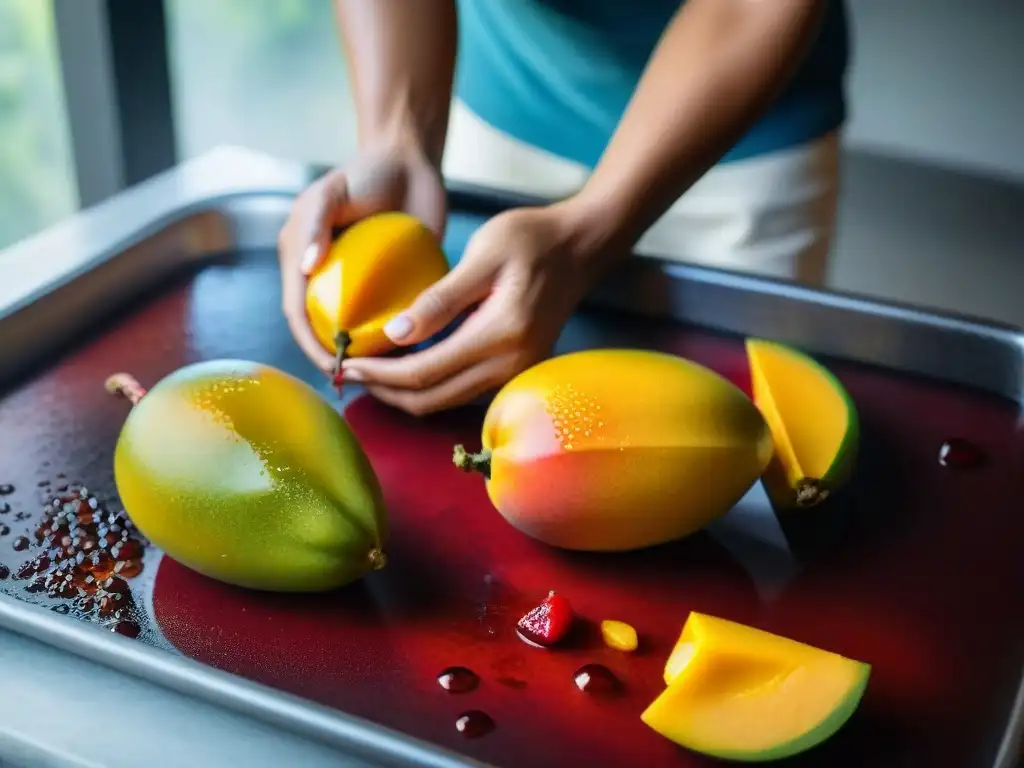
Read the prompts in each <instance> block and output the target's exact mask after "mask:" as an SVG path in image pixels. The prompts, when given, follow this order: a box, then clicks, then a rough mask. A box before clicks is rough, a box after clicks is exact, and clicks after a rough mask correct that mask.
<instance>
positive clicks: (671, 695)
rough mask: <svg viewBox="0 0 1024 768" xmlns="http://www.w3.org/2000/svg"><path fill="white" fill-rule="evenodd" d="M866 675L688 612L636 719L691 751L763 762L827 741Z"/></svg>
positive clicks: (788, 643) (867, 669) (841, 661)
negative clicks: (660, 682) (654, 691)
mask: <svg viewBox="0 0 1024 768" xmlns="http://www.w3.org/2000/svg"><path fill="white" fill-rule="evenodd" d="M870 673H871V666H870V665H869V664H865V663H863V662H859V661H854V660H852V659H848V658H845V657H843V656H840V655H838V654H835V653H831V652H829V651H825V650H822V649H820V648H815V647H813V646H810V645H806V644H804V643H800V642H797V641H795V640H790V639H788V638H785V637H781V636H779V635H774V634H771V633H770V632H765V631H763V630H760V629H756V628H754V627H749V626H745V625H743V624H738V623H736V622H732V621H728V620H725V619H720V618H716V617H713V616H708V615H705V614H701V613H691V614H690V616H689V618H688V619H687V621H686V625H685V626H684V627H683V631H682V634H681V635H680V638H679V641H678V642H677V643H676V646H675V649H674V650H673V651H672V654H671V655H670V656H669V659H668V661H667V663H666V664H665V672H664V677H665V683H666V685H667V686H668V687H667V688H666V689H665V691H664V692H663V693H662V694H661V695H660V696H658V698H657V699H655V700H654V701H653V702H652V703H651V704H650V706H648V707H647V709H646V710H645V711H644V712H643V714H642V715H641V719H642V720H643V722H644V723H646V724H647V725H648V726H650V727H651V728H652V729H654V730H655V731H657V732H658V733H660V734H661V735H662V736H664V737H666V738H667V739H670V740H671V741H673V742H675V743H676V744H679V745H680V746H682V747H685V748H687V749H691V750H693V751H695V752H699V753H702V754H706V755H710V756H713V757H719V758H723V759H727V760H736V761H743V762H764V761H768V760H778V759H781V758H784V757H789V756H792V755H795V754H798V753H800V752H804V751H806V750H808V749H810V748H812V747H814V746H817V745H818V744H820V743H821V742H823V741H825V740H826V739H828V738H829V737H831V736H832V735H833V734H834V733H835V732H836V731H838V730H839V728H841V727H842V726H843V725H844V724H845V723H846V721H847V720H848V719H849V718H850V715H852V714H853V712H854V711H855V710H856V708H857V706H858V704H859V703H860V700H861V697H862V696H863V693H864V689H865V687H866V686H867V682H868V678H869V676H870Z"/></svg>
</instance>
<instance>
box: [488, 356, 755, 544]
mask: <svg viewBox="0 0 1024 768" xmlns="http://www.w3.org/2000/svg"><path fill="white" fill-rule="evenodd" d="M482 443H483V447H484V449H485V453H487V452H489V453H490V461H491V463H490V478H489V480H488V481H487V493H488V495H489V496H490V499H491V502H492V503H493V504H494V506H495V507H496V508H497V510H498V511H499V512H500V513H501V514H502V515H503V516H504V517H505V518H506V519H507V520H508V521H509V523H511V524H512V525H513V526H515V527H516V528H517V529H519V530H520V531H522V532H523V533H525V534H527V535H529V536H531V537H533V538H535V539H538V540H540V541H542V542H545V543H547V544H550V545H552V546H556V547H561V548H564V549H574V550H589V551H623V550H633V549H640V548H644V547H648V546H652V545H656V544H661V543H664V542H668V541H672V540H674V539H679V538H682V537H684V536H687V535H689V534H691V533H693V532H695V531H697V530H699V529H701V528H703V527H704V526H705V525H707V524H708V523H710V522H711V521H713V520H714V519H716V518H718V517H720V516H721V515H723V514H725V513H726V512H728V511H729V510H730V509H731V508H732V507H733V506H734V505H735V504H736V503H737V502H738V501H739V500H740V499H741V498H742V497H743V496H744V494H745V493H746V492H747V491H748V490H749V489H750V487H751V486H752V485H753V484H754V483H755V482H756V481H757V480H758V479H759V478H760V476H761V474H762V472H763V471H764V469H765V467H766V466H767V464H768V461H769V459H770V458H771V455H772V442H771V433H770V431H769V429H768V426H767V424H766V423H765V421H764V418H763V417H762V415H761V413H760V412H759V411H758V409H757V408H756V407H755V406H754V404H753V403H752V402H751V401H750V399H749V398H748V397H747V396H746V395H745V394H744V393H743V392H742V391H741V390H740V389H739V388H737V387H736V386H735V385H733V384H732V383H731V382H729V381H728V380H726V379H724V378H722V377H721V376H719V375H718V374H717V373H715V372H713V371H711V370H709V369H707V368H705V367H703V366H700V365H698V364H696V363H693V362H691V361H688V360H684V359H681V358H678V357H675V356H672V355H668V354H663V353H659V352H649V351H642V350H626V349H622V350H616V349H605V350H589V351H584V352H575V353H571V354H567V355H562V356H559V357H554V358H551V359H548V360H545V361H543V362H541V363H539V364H538V365H535V366H533V367H532V368H529V369H527V370H526V371H524V372H522V373H520V374H519V375H518V376H516V377H515V378H513V379H512V380H511V381H509V382H508V384H506V385H505V386H504V387H503V388H502V389H501V390H500V391H499V392H498V394H497V395H496V397H495V399H494V400H493V401H492V403H491V405H490V407H489V408H488V411H487V414H486V416H485V418H484V424H483V430H482Z"/></svg>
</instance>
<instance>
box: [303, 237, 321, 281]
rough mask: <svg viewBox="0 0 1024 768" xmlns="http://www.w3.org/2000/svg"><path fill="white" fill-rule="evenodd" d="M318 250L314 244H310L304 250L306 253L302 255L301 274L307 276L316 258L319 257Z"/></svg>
mask: <svg viewBox="0 0 1024 768" xmlns="http://www.w3.org/2000/svg"><path fill="white" fill-rule="evenodd" d="M319 253H320V250H319V249H318V248H317V245H316V243H311V244H310V246H309V247H308V248H307V249H306V252H305V253H303V254H302V267H301V269H302V273H303V274H304V275H308V274H309V273H310V271H311V270H312V269H313V265H314V264H316V257H317V256H318V255H319Z"/></svg>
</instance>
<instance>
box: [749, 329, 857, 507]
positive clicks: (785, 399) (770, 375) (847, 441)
mask: <svg viewBox="0 0 1024 768" xmlns="http://www.w3.org/2000/svg"><path fill="white" fill-rule="evenodd" d="M746 348H747V358H748V360H749V363H750V377H751V383H752V384H753V394H754V402H755V403H756V404H757V407H758V409H760V411H761V413H762V414H763V415H764V418H765V420H766V421H767V422H768V425H769V427H770V428H771V432H772V440H773V442H774V444H775V456H774V457H773V461H772V463H771V465H770V466H769V468H768V470H767V471H766V472H765V477H764V485H765V490H766V491H767V492H768V495H769V497H770V498H771V500H772V503H773V504H774V505H775V506H776V507H777V508H781V509H788V508H792V507H811V506H814V505H816V504H819V503H821V502H822V501H824V500H825V499H826V498H828V496H829V494H830V493H831V492H833V491H835V490H837V489H838V488H839V487H841V486H842V485H843V483H845V482H846V480H848V479H849V476H850V474H851V472H852V470H853V465H854V463H855V460H856V455H857V449H858V443H859V439H860V423H859V418H858V415H857V409H856V406H855V405H854V403H853V400H852V399H851V398H850V395H849V394H848V393H847V391H846V389H845V388H844V387H843V385H842V384H841V383H840V382H839V380H838V379H837V378H836V377H835V376H834V375H833V374H832V373H831V372H830V371H828V370H827V369H826V368H825V367H824V366H822V365H821V364H820V363H818V362H817V361H815V360H814V359H812V358H811V357H810V356H808V355H806V354H804V353H803V352H800V351H798V350H796V349H793V348H792V347H788V346H786V345H784V344H779V343H777V342H772V341H765V340H763V339H747V342H746Z"/></svg>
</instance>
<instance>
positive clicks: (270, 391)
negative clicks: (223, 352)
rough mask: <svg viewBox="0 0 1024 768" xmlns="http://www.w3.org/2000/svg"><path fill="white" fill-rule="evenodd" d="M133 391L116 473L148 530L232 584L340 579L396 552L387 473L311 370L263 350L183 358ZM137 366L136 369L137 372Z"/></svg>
mask: <svg viewBox="0 0 1024 768" xmlns="http://www.w3.org/2000/svg"><path fill="white" fill-rule="evenodd" d="M125 378H126V377H124V376H114V377H111V379H110V380H108V383H107V385H108V389H110V390H111V391H112V392H118V393H120V394H124V395H125V396H126V397H128V398H129V399H130V400H132V401H133V403H135V405H134V406H133V408H132V410H131V411H130V412H129V414H128V417H127V418H126V420H125V423H124V425H123V426H122V428H121V432H120V435H119V437H118V440H117V445H116V447H115V450H114V481H115V484H116V486H117V491H118V494H119V496H120V498H121V502H122V504H123V505H124V508H125V510H126V511H127V512H128V514H129V516H130V517H131V519H132V521H133V522H134V523H135V525H136V526H137V527H138V528H139V530H140V531H142V533H143V534H144V535H145V536H146V537H147V538H148V539H149V540H150V541H152V542H153V543H154V544H155V545H156V546H158V547H159V548H160V549H162V550H163V551H164V552H165V553H166V554H167V555H169V556H170V557H172V558H174V559H175V560H177V561H178V562H179V563H181V564H182V565H185V566H186V567H188V568H191V569H192V570H194V571H197V572H199V573H202V574H204V575H205V576H208V577H210V578H212V579H217V580H219V581H223V582H226V583H229V584H234V585H237V586H241V587H248V588H251V589H260V590H269V591H278V592H298V591H320V590H328V589H334V588H336V587H340V586H343V585H345V584H348V583H349V582H352V581H354V580H356V579H358V578H360V577H361V576H363V575H364V574H366V573H368V572H370V571H371V570H375V569H378V568H381V567H383V566H384V565H385V562H386V557H385V555H384V551H383V546H384V541H385V539H386V536H387V518H386V514H385V507H384V501H383V494H382V492H381V488H380V484H379V482H378V478H377V476H376V475H375V474H374V471H373V469H372V466H371V465H370V462H369V460H368V458H367V457H366V455H365V453H364V452H363V449H362V447H361V446H360V445H359V442H358V441H357V440H356V437H355V434H354V433H353V432H352V431H351V430H350V429H349V427H348V424H347V423H346V422H345V421H344V419H343V418H342V417H341V415H340V414H339V413H338V412H337V411H335V410H334V409H333V408H331V407H330V406H329V405H328V404H327V402H326V401H324V400H323V399H322V398H321V397H320V395H319V394H318V393H317V392H316V390H314V389H313V388H312V387H310V386H309V385H308V384H306V383H305V382H303V381H301V380H299V379H296V378H294V377H292V376H290V375H289V374H287V373H285V372H283V371H280V370H278V369H276V368H272V367H269V366H266V365H261V364H258V363H252V362H247V361H242V360H213V361H208V362H202V363H196V364H193V365H188V366H185V367H184V368H180V369H179V370H177V371H175V372H174V373H172V374H170V375H169V376H166V377H165V378H163V379H161V380H160V381H159V382H157V384H156V385H155V386H154V387H153V388H152V389H150V390H149V391H148V392H145V391H144V390H142V388H141V387H139V386H138V384H137V382H136V383H135V384H134V386H133V387H130V388H127V390H126V387H125ZM128 378H129V380H130V377H128Z"/></svg>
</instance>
